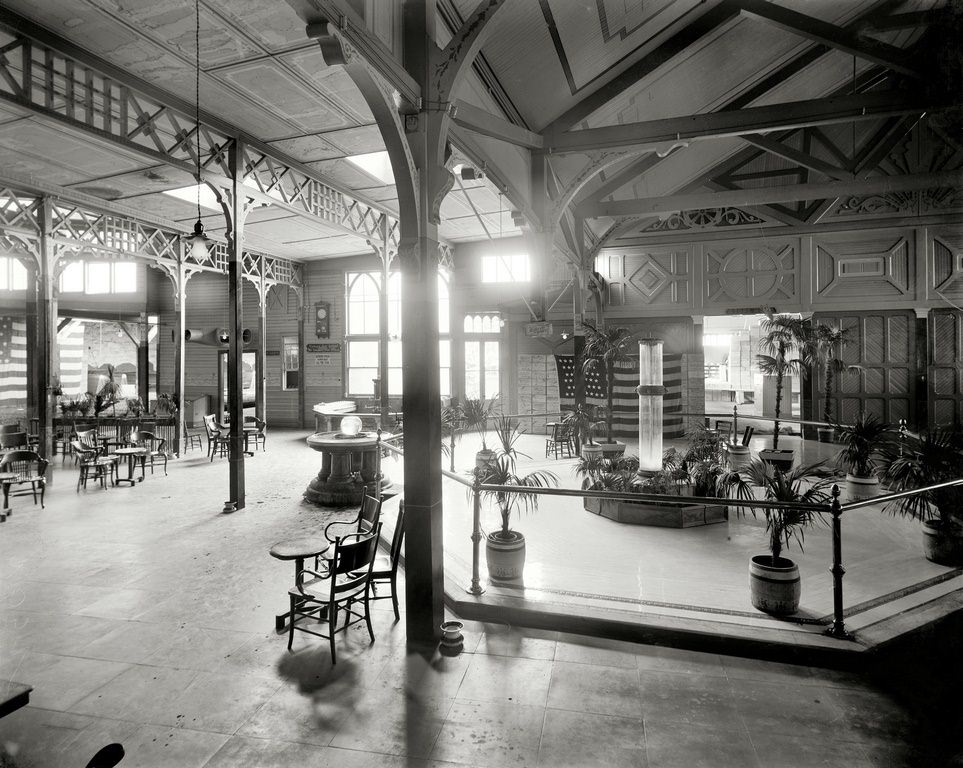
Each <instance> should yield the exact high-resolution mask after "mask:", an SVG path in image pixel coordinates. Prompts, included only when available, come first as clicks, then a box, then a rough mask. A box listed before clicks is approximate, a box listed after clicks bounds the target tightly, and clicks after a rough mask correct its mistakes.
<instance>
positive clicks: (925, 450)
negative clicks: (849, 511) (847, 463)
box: [879, 428, 963, 567]
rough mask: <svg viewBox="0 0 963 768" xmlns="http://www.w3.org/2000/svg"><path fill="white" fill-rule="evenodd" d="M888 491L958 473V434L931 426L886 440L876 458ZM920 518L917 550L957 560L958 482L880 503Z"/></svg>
mask: <svg viewBox="0 0 963 768" xmlns="http://www.w3.org/2000/svg"><path fill="white" fill-rule="evenodd" d="M879 464H880V467H881V472H882V476H883V479H884V481H885V482H887V483H888V484H889V488H890V490H892V491H908V490H912V489H914V488H924V487H926V486H930V485H936V484H938V483H944V482H947V481H949V480H959V479H960V478H963V434H961V433H959V432H952V431H950V430H947V429H940V428H936V429H933V430H931V431H928V432H924V433H923V434H922V435H920V436H918V437H917V436H914V435H907V436H906V438H905V439H901V440H900V444H899V445H898V446H896V445H892V444H891V445H889V446H888V447H887V450H886V451H885V452H884V454H883V456H882V457H881V459H880V462H879ZM884 510H886V511H889V512H892V513H894V514H900V515H906V516H908V517H912V518H915V519H917V520H920V521H922V523H923V551H924V553H925V555H926V559H927V560H932V561H933V562H934V563H939V564H940V565H951V566H954V567H958V566H961V565H963V487H961V486H958V485H957V486H950V487H948V488H939V489H937V490H933V491H925V492H924V493H921V494H918V495H916V496H906V497H904V498H901V499H895V500H893V501H891V502H889V503H888V504H886V506H885V507H884Z"/></svg>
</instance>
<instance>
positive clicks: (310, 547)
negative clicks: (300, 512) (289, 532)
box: [271, 536, 331, 632]
mask: <svg viewBox="0 0 963 768" xmlns="http://www.w3.org/2000/svg"><path fill="white" fill-rule="evenodd" d="M330 547H331V544H330V542H329V541H328V540H327V539H326V538H324V536H302V537H301V538H298V539H285V540H284V541H279V542H277V543H276V544H275V545H274V546H273V547H271V557H275V558H277V559H278V560H293V561H294V579H295V583H297V578H298V574H299V573H301V571H303V570H304V561H305V560H306V559H307V558H309V557H313V558H314V562H315V568H317V562H318V558H319V557H321V555H323V554H324V553H325V552H327V551H328V549H329V548H330ZM291 600H292V602H293V601H294V600H295V598H294V596H293V595H291ZM289 616H290V609H289V610H288V611H286V612H285V613H279V614H277V615H276V616H275V617H274V628H275V629H276V630H277V631H278V632H280V631H281V630H282V629H284V628H285V627H286V626H287V623H288V617H289Z"/></svg>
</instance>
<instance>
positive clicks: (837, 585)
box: [829, 484, 851, 640]
mask: <svg viewBox="0 0 963 768" xmlns="http://www.w3.org/2000/svg"><path fill="white" fill-rule="evenodd" d="M829 511H830V512H831V513H832V515H833V567H832V570H831V573H832V574H833V625H832V627H830V629H829V634H830V635H832V636H833V637H838V638H840V639H842V640H849V639H851V635H850V634H849V633H848V632H847V631H846V627H845V626H843V574H844V573H846V569H845V568H843V530H842V525H841V522H840V517H841V516H842V513H843V510H842V507H841V506H840V505H839V486H838V485H835V484H834V485H833V501H832V504H830V507H829Z"/></svg>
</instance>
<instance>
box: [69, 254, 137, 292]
mask: <svg viewBox="0 0 963 768" xmlns="http://www.w3.org/2000/svg"><path fill="white" fill-rule="evenodd" d="M60 292H61V293H86V294H98V293H136V292H137V264H136V263H134V262H132V261H69V262H67V266H65V267H64V271H63V272H61V273H60Z"/></svg>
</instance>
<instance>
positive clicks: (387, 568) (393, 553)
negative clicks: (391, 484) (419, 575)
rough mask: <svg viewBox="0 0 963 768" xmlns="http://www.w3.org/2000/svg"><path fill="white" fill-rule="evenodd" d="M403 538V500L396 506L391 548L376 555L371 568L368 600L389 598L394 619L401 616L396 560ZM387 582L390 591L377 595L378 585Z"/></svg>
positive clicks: (398, 556) (396, 619)
mask: <svg viewBox="0 0 963 768" xmlns="http://www.w3.org/2000/svg"><path fill="white" fill-rule="evenodd" d="M404 540H405V500H404V499H402V500H401V504H400V505H399V506H398V517H397V518H396V520H395V532H394V533H393V534H392V535H391V549H389V550H388V555H387V556H385V555H378V557H377V558H376V559H375V564H374V567H373V568H372V569H371V592H372V595H371V597H370V598H369V599H370V600H387V599H388V598H389V597H390V598H391V606H392V607H393V608H394V609H395V621H398V620H399V619H400V618H401V614H400V613H398V583H397V582H398V560H399V559H400V558H401V547H402V544H403V543H404ZM379 584H387V585H388V588H389V590H390V592H388V593H386V594H383V595H379V594H378V585H379Z"/></svg>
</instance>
